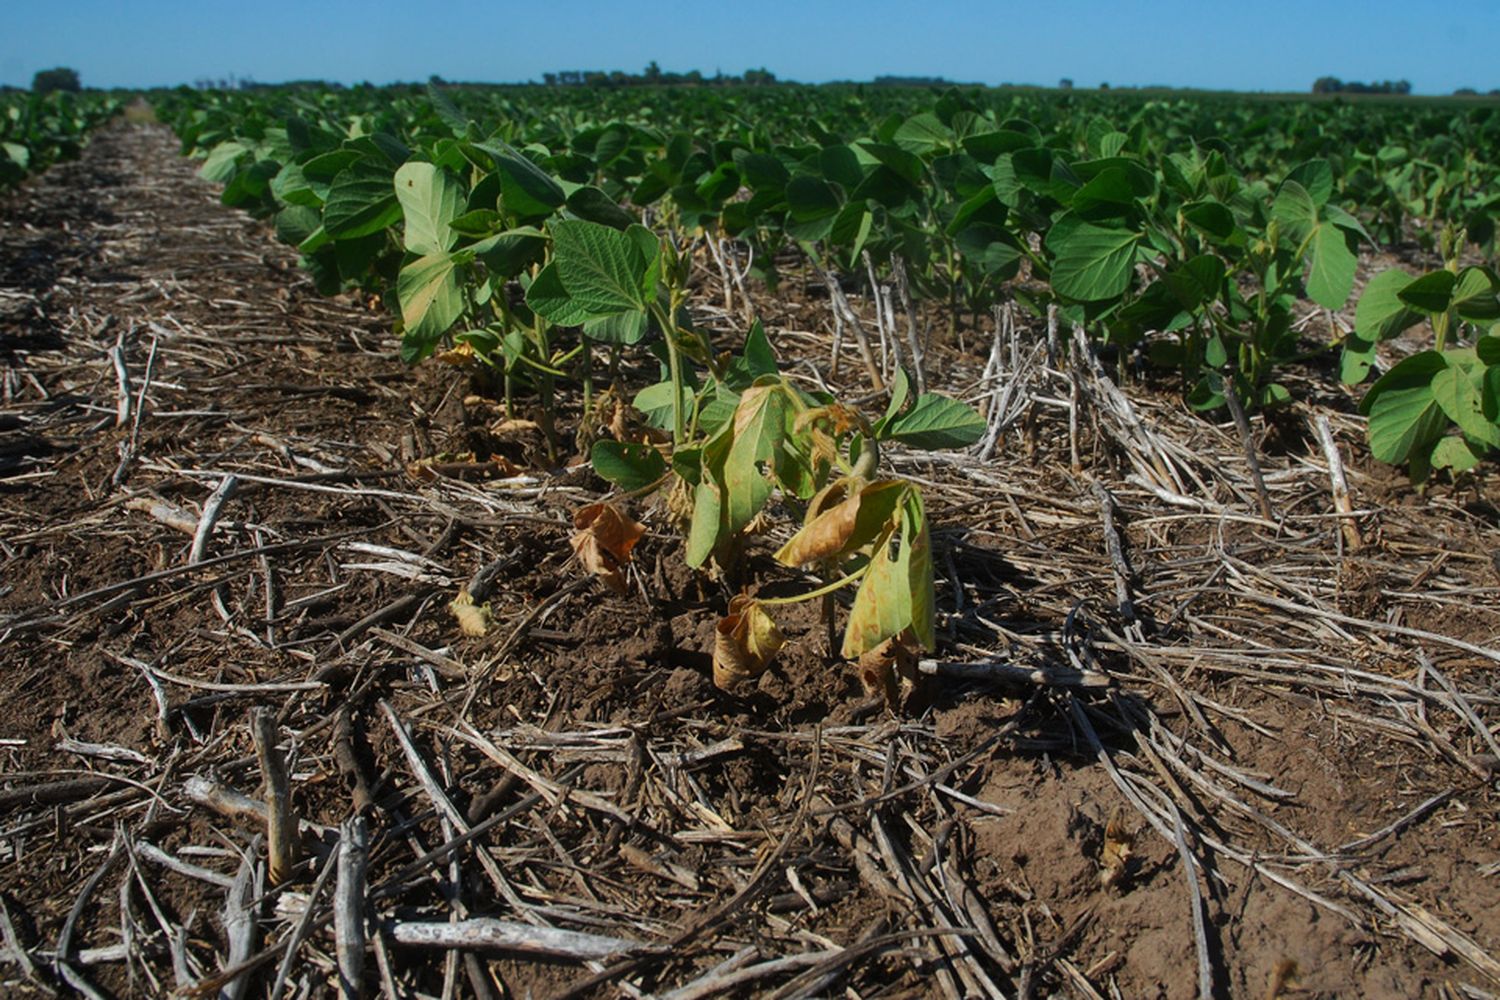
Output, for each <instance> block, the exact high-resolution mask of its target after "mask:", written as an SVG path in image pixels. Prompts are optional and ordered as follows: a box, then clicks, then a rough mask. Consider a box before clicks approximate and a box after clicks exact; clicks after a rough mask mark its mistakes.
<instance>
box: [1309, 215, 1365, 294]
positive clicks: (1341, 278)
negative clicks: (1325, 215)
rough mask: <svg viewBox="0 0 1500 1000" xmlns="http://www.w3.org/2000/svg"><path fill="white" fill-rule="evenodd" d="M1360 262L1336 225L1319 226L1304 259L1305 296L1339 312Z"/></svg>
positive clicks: (1351, 287)
mask: <svg viewBox="0 0 1500 1000" xmlns="http://www.w3.org/2000/svg"><path fill="white" fill-rule="evenodd" d="M1358 264H1359V260H1358V259H1357V258H1356V257H1355V256H1354V253H1353V251H1351V250H1350V249H1349V242H1348V238H1347V237H1345V235H1344V230H1342V229H1340V228H1339V227H1338V226H1334V225H1329V224H1328V223H1326V222H1325V223H1322V224H1320V225H1319V226H1318V228H1317V229H1316V230H1314V232H1313V239H1312V246H1311V248H1310V249H1309V252H1308V258H1307V295H1308V298H1310V299H1312V300H1313V301H1314V302H1316V303H1317V304H1318V305H1320V306H1322V307H1324V308H1325V309H1342V308H1343V306H1344V303H1345V302H1347V301H1349V292H1350V291H1352V290H1353V288H1354V271H1355V268H1356V267H1357V266H1358Z"/></svg>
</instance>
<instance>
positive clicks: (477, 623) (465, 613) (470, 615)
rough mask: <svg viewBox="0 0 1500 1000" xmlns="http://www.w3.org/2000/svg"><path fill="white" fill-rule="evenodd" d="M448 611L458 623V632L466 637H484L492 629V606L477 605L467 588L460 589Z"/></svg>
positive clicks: (449, 604)
mask: <svg viewBox="0 0 1500 1000" xmlns="http://www.w3.org/2000/svg"><path fill="white" fill-rule="evenodd" d="M448 610H449V611H451V612H452V613H453V617H454V619H455V620H456V621H457V622H458V630H459V631H460V632H462V633H463V634H464V635H469V636H476V637H477V636H482V635H484V634H485V633H486V632H488V631H489V628H490V619H491V616H490V606H489V605H488V604H475V603H474V598H473V597H471V596H469V590H468V588H467V587H460V588H459V589H458V596H457V597H455V598H454V599H453V600H452V601H450V602H448Z"/></svg>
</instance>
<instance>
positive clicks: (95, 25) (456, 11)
mask: <svg viewBox="0 0 1500 1000" xmlns="http://www.w3.org/2000/svg"><path fill="white" fill-rule="evenodd" d="M5 8H6V9H5V31H4V34H3V35H0V83H8V84H11V85H16V86H27V85H29V84H30V82H31V76H32V74H33V73H35V72H36V71H37V70H39V69H46V68H49V67H52V66H57V65H63V66H72V67H74V68H76V69H77V70H79V72H80V73H81V75H82V77H83V81H84V83H85V84H86V85H93V86H127V87H137V86H152V85H158V84H177V83H184V82H192V81H194V80H197V79H199V78H204V77H212V78H223V77H227V76H229V75H230V74H234V75H235V76H240V77H251V78H253V79H256V80H260V81H265V82H274V81H278V80H287V79H298V78H322V79H331V80H340V81H343V82H346V83H347V82H357V81H360V80H369V81H371V82H374V83H386V82H390V81H394V80H425V79H426V78H427V77H428V76H430V75H432V74H438V75H441V76H443V77H445V78H447V79H449V80H495V81H508V80H526V79H538V80H539V79H540V78H541V74H542V73H543V72H545V71H548V70H554V69H605V70H610V69H624V70H630V71H639V70H640V69H641V68H642V67H644V66H645V64H646V63H647V62H648V61H650V60H652V59H655V60H656V61H657V62H658V63H659V64H660V65H661V66H662V68H663V69H667V70H677V71H686V70H689V69H700V70H702V71H704V72H705V73H708V74H712V73H713V72H714V71H715V70H723V71H724V72H726V73H740V72H743V71H744V70H745V69H747V68H751V67H759V66H764V67H766V68H767V69H769V70H771V71H772V72H773V73H775V74H777V75H778V76H779V77H782V78H785V79H795V80H804V81H809V82H819V81H825V80H832V79H868V78H870V77H872V76H875V75H877V74H883V73H889V74H907V75H933V76H943V77H946V78H948V79H950V80H961V81H965V82H980V83H987V84H998V83H1003V82H1010V83H1038V84H1045V85H1054V84H1056V82H1057V81H1058V80H1059V79H1060V78H1062V77H1069V78H1071V79H1072V80H1074V81H1075V82H1076V84H1077V85H1078V86H1080V87H1095V86H1098V85H1099V83H1101V82H1108V83H1110V84H1113V85H1115V86H1121V85H1138V86H1139V85H1149V84H1169V85H1175V86H1194V87H1206V88H1222V89H1230V90H1288V91H1305V90H1307V89H1308V88H1309V87H1310V85H1311V84H1312V81H1313V80H1314V79H1316V78H1317V77H1319V76H1323V75H1332V76H1337V77H1340V78H1342V79H1345V80H1370V79H1393V80H1395V79H1408V80H1411V81H1412V83H1413V85H1414V87H1415V90H1416V92H1417V93H1426V94H1444V93H1450V92H1451V91H1453V90H1454V89H1455V88H1457V87H1464V86H1468V87H1476V88H1478V89H1480V90H1489V89H1491V88H1497V87H1500V56H1497V53H1500V0H1446V2H1442V3H1429V2H1424V0H1402V2H1394V0H1364V2H1352V0H1323V2H1320V0H1301V2H1287V0H1248V2H1246V0H1241V2H1238V3H1234V4H1224V5H1221V4H1218V3H1210V2H1207V0H1191V2H1190V0H1136V2H1132V0H1113V2H1109V0H1026V2H1011V0H1004V2H1001V0H990V2H980V0H958V2H942V0H932V2H927V3H914V2H910V0H907V2H893V0H866V2H863V3H858V2H840V3H834V2H827V0H805V2H802V3H797V2H791V0H758V2H755V3H749V4H740V3H726V2H722V0H720V2H717V3H710V2H701V0H700V2H694V3H680V2H674V0H639V2H637V3H624V2H614V3H605V2H600V0H571V2H562V3H556V2H554V3H541V2H537V0H528V2H525V3H516V2H507V0H491V2H488V3H481V2H474V0H445V2H444V3H442V4H440V5H427V4H417V3H414V2H412V0H406V2H404V3H399V4H398V3H393V2H390V0H367V2H364V3H353V2H348V0H331V2H319V0H256V2H253V3H244V2H237V3H225V2H223V0H200V2H197V3H188V2H180V0H171V2H152V0H139V2H135V3H128V4H127V3H123V2H119V0H115V2H105V0H51V2H35V0H7V3H6V4H5Z"/></svg>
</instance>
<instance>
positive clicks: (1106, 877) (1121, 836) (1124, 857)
mask: <svg viewBox="0 0 1500 1000" xmlns="http://www.w3.org/2000/svg"><path fill="white" fill-rule="evenodd" d="M1134 853H1135V831H1134V830H1132V829H1131V828H1130V826H1129V825H1128V824H1127V823H1126V822H1125V810H1124V809H1123V808H1121V807H1120V806H1115V809H1114V811H1113V812H1112V813H1110V814H1109V822H1107V823H1105V824H1104V847H1103V849H1102V850H1101V851H1100V852H1099V866H1100V872H1099V881H1100V882H1101V883H1102V884H1103V885H1104V887H1105V888H1106V889H1108V888H1110V887H1111V886H1117V885H1119V884H1121V882H1123V881H1124V879H1125V875H1126V873H1127V872H1128V871H1129V870H1130V857H1131V855H1132V854H1134Z"/></svg>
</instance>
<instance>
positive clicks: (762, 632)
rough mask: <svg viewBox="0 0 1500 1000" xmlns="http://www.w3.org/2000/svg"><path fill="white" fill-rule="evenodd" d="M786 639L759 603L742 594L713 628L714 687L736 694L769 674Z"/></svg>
mask: <svg viewBox="0 0 1500 1000" xmlns="http://www.w3.org/2000/svg"><path fill="white" fill-rule="evenodd" d="M784 645H786V638H785V637H784V636H783V635H782V634H781V629H779V628H777V627H776V622H775V621H773V620H772V618H771V616H770V615H769V614H767V613H766V610H765V608H763V607H762V606H761V605H760V602H758V601H756V600H754V599H753V598H751V597H748V596H747V595H745V594H740V595H738V596H737V597H735V598H734V599H733V600H731V601H730V602H729V614H728V615H726V616H725V617H724V618H721V619H720V620H719V624H718V625H717V626H715V627H714V686H715V687H717V688H719V689H720V690H722V691H730V690H733V689H734V688H735V687H737V686H738V685H740V684H742V683H744V682H745V681H748V680H753V679H755V678H756V677H759V676H760V675H761V674H763V673H765V672H766V668H767V667H769V666H770V665H771V660H772V659H773V658H774V657H775V656H776V653H777V651H778V650H780V649H781V647H782V646H784Z"/></svg>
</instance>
